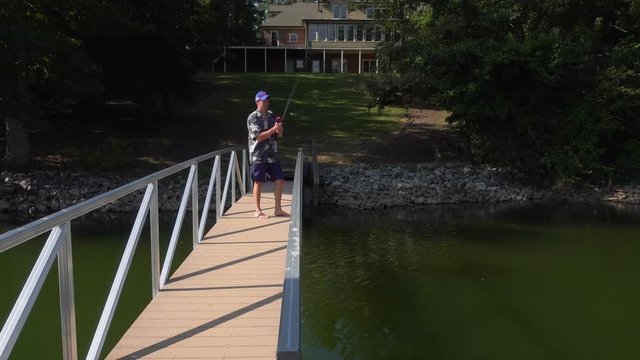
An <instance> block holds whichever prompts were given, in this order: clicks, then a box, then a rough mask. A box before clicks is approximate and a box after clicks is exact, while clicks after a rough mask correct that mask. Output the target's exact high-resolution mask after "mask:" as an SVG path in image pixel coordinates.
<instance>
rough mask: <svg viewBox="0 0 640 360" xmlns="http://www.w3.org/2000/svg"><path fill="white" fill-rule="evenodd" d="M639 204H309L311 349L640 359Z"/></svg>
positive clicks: (306, 274)
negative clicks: (312, 207)
mask: <svg viewBox="0 0 640 360" xmlns="http://www.w3.org/2000/svg"><path fill="white" fill-rule="evenodd" d="M639 214H640V212H639V211H638V209H637V208H631V207H626V208H616V207H611V206H592V205H589V206H586V205H570V204H567V205H544V204H540V205H534V206H526V207H522V206H513V205H496V206H491V207H488V206H478V205H464V206H434V207H425V208H412V209H393V210H388V211H353V210H341V209H335V208H321V209H319V210H318V211H316V212H315V213H312V214H307V217H308V218H307V221H306V223H305V227H304V230H305V232H304V249H303V251H304V258H303V269H302V271H303V275H302V276H303V282H302V286H303V321H304V323H303V342H304V350H303V351H304V357H305V359H426V358H432V359H551V358H558V359H609V358H611V359H613V358H615V359H635V358H637V357H638V356H639V355H640V341H638V340H637V336H635V335H634V334H637V333H638V330H639V329H638V326H639V325H637V324H640V310H638V309H637V307H636V306H635V304H637V303H638V302H640V288H638V287H637V286H635V285H634V284H637V283H638V278H639V277H640V262H638V261H637V258H638V255H637V254H639V253H640V241H639V239H640V226H638V218H639Z"/></svg>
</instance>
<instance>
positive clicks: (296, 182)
mask: <svg viewBox="0 0 640 360" xmlns="http://www.w3.org/2000/svg"><path fill="white" fill-rule="evenodd" d="M303 162H304V154H303V152H302V149H298V157H297V159H296V168H295V173H294V177H293V191H292V201H291V224H290V225H289V241H288V243H287V259H286V265H285V274H284V286H283V291H282V308H281V312H280V329H279V332H278V348H277V353H276V356H277V359H278V360H285V359H286V360H288V359H296V360H299V359H301V358H302V347H301V342H300V251H301V239H302V221H301V220H302V206H301V205H302V166H303Z"/></svg>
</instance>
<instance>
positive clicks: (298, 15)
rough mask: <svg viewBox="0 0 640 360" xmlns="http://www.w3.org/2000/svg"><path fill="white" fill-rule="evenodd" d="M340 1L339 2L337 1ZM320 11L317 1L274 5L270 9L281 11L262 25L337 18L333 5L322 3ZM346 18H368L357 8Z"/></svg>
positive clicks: (290, 24) (300, 24)
mask: <svg viewBox="0 0 640 360" xmlns="http://www.w3.org/2000/svg"><path fill="white" fill-rule="evenodd" d="M335 3H338V2H335ZM320 9H321V11H318V3H316V2H295V3H293V4H291V5H272V6H270V7H269V11H280V13H278V14H277V15H275V16H274V17H272V18H271V19H269V20H267V21H266V22H264V23H263V24H262V27H301V26H302V22H303V20H336V19H333V12H332V7H331V5H329V4H321V6H320ZM345 20H367V15H366V14H365V13H364V12H363V11H362V10H361V9H357V10H354V11H352V12H350V13H349V15H348V17H347V19H340V21H345Z"/></svg>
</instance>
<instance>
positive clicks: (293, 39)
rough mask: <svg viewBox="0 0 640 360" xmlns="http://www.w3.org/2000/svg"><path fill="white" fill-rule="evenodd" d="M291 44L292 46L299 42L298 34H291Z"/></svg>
mask: <svg viewBox="0 0 640 360" xmlns="http://www.w3.org/2000/svg"><path fill="white" fill-rule="evenodd" d="M289 42H290V43H292V44H295V43H297V42H298V34H296V33H291V34H289Z"/></svg>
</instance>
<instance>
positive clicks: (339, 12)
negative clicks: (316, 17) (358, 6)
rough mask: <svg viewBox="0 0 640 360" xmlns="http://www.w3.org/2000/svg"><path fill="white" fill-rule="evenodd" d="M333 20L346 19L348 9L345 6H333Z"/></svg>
mask: <svg viewBox="0 0 640 360" xmlns="http://www.w3.org/2000/svg"><path fill="white" fill-rule="evenodd" d="M333 18H334V19H346V18H347V7H346V6H344V5H333Z"/></svg>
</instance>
